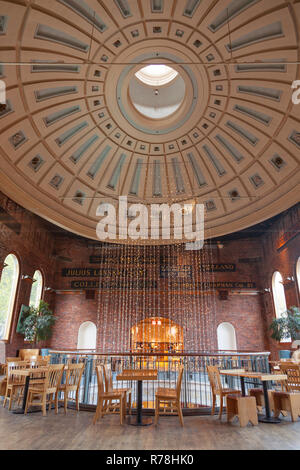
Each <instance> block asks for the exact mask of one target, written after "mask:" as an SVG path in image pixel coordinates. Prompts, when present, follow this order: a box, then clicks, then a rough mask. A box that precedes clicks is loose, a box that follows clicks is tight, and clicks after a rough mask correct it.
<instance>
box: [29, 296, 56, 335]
mask: <svg viewBox="0 0 300 470" xmlns="http://www.w3.org/2000/svg"><path fill="white" fill-rule="evenodd" d="M54 323H55V317H54V314H53V312H52V311H51V310H50V309H49V305H48V304H47V303H46V302H44V301H43V300H41V301H40V304H39V307H38V308H35V307H30V308H29V311H28V314H27V316H26V319H25V320H24V322H23V325H22V330H21V333H22V334H23V335H24V336H25V338H26V340H27V341H30V342H32V343H38V342H39V341H45V340H47V339H50V338H51V335H52V327H53V325H54Z"/></svg>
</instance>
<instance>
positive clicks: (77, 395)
mask: <svg viewBox="0 0 300 470" xmlns="http://www.w3.org/2000/svg"><path fill="white" fill-rule="evenodd" d="M76 410H77V411H79V388H78V389H77V390H76Z"/></svg>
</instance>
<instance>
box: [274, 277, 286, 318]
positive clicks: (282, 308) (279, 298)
mask: <svg viewBox="0 0 300 470" xmlns="http://www.w3.org/2000/svg"><path fill="white" fill-rule="evenodd" d="M282 281H283V279H282V276H281V274H280V272H279V271H276V272H275V273H274V274H273V278H272V290H273V299H274V306H275V313H276V318H280V317H281V316H282V314H283V313H284V312H286V310H287V308H286V300H285V292H284V286H283V283H282Z"/></svg>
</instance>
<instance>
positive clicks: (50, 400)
mask: <svg viewBox="0 0 300 470" xmlns="http://www.w3.org/2000/svg"><path fill="white" fill-rule="evenodd" d="M54 401H55V397H54ZM52 402H53V395H50V397H49V405H48V411H49V412H50V411H51V410H52Z"/></svg>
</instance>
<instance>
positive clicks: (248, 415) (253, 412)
mask: <svg viewBox="0 0 300 470" xmlns="http://www.w3.org/2000/svg"><path fill="white" fill-rule="evenodd" d="M226 409H227V422H228V423H229V422H231V421H232V420H233V419H234V418H235V417H236V416H238V418H239V421H240V426H241V427H242V428H244V427H246V426H247V424H248V423H249V422H250V423H251V424H252V425H253V426H257V425H258V417H257V409H256V400H255V398H254V397H240V396H236V395H227V397H226Z"/></svg>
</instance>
